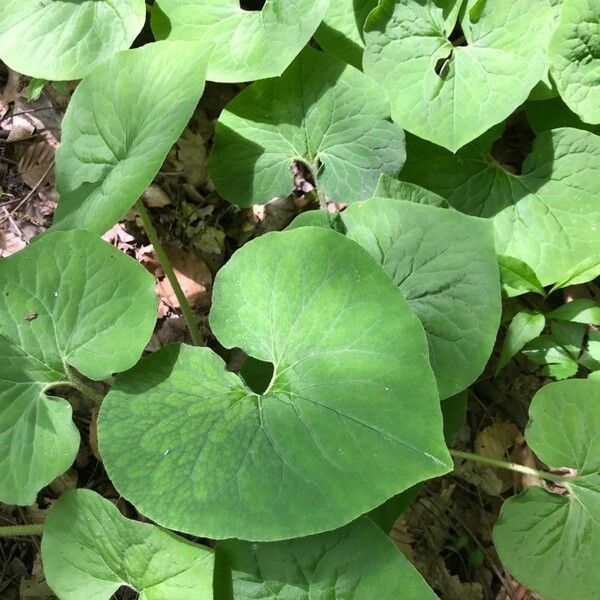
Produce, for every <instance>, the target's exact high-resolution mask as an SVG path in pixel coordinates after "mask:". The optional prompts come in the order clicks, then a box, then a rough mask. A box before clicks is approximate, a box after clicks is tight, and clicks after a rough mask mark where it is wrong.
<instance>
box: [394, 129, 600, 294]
mask: <svg viewBox="0 0 600 600" xmlns="http://www.w3.org/2000/svg"><path fill="white" fill-rule="evenodd" d="M492 141H493V139H491V136H488V138H487V140H486V143H485V144H483V143H480V142H476V143H474V144H473V145H470V146H468V147H467V148H464V149H463V150H461V151H460V152H459V153H458V154H457V155H453V154H451V153H450V152H447V151H445V150H443V149H442V148H439V147H436V146H434V145H432V144H427V143H426V142H421V141H419V140H417V139H416V138H413V137H411V138H410V143H409V156H410V157H411V158H410V160H409V161H408V163H407V164H406V166H405V168H404V169H403V171H402V177H403V178H404V179H406V180H408V181H412V182H414V183H417V184H419V185H423V186H424V187H427V188H429V189H431V190H433V191H434V192H436V193H438V194H440V195H442V196H444V197H445V198H447V199H448V201H449V202H450V204H451V205H452V206H454V207H455V208H457V209H458V210H461V211H463V212H465V213H467V214H471V215H476V216H479V217H487V218H490V219H492V220H493V223H494V229H495V234H496V250H497V252H498V254H501V255H508V256H512V257H514V258H518V259H519V260H520V261H522V262H525V263H527V264H528V265H529V266H530V267H531V268H532V269H533V270H534V272H535V273H536V274H537V276H538V278H539V281H540V283H541V284H542V285H544V286H545V285H549V284H552V283H554V282H556V281H559V280H562V279H563V278H568V281H569V284H571V283H581V282H582V281H589V280H590V279H589V278H593V277H592V276H593V274H594V273H596V274H597V270H594V269H593V268H592V267H594V266H595V267H598V259H597V257H598V255H599V254H600V203H598V195H599V194H600V178H598V177H597V173H598V171H599V170H600V137H598V136H596V135H593V134H591V133H588V132H587V131H579V130H576V129H570V128H564V129H555V130H553V131H547V132H543V133H541V134H540V135H539V136H538V137H537V138H536V140H535V141H534V143H533V149H532V151H531V154H529V156H527V158H526V159H525V161H524V163H523V168H522V174H520V175H515V174H513V173H511V172H509V171H507V170H506V169H504V168H503V167H502V166H501V165H499V164H498V163H497V162H496V161H494V160H493V159H492V158H491V157H490V156H489V154H488V153H489V150H490V147H491V143H492ZM424 161H426V162H424ZM423 165H427V167H426V168H424V166H423ZM578 265H580V266H579V267H578ZM577 268H579V271H578V270H577ZM562 285H566V283H565V282H564V281H563V283H561V286H562Z"/></svg>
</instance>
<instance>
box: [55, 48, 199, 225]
mask: <svg viewBox="0 0 600 600" xmlns="http://www.w3.org/2000/svg"><path fill="white" fill-rule="evenodd" d="M205 69H206V57H205V56H203V55H202V54H201V53H200V48H199V47H198V46H197V45H195V44H191V43H187V42H157V43H155V44H150V45H147V46H144V47H142V48H139V49H136V50H127V51H124V52H119V53H118V54H116V55H115V56H113V57H112V58H111V59H109V60H108V61H106V62H105V63H103V64H102V65H100V66H98V67H97V68H96V69H94V71H93V72H92V73H90V75H89V76H88V77H86V78H85V80H84V81H83V82H82V83H81V84H80V85H79V87H78V88H77V90H76V91H75V93H74V94H73V97H72V99H71V102H70V103H69V108H68V109H67V112H66V114H65V118H64V119H63V123H62V144H61V146H60V148H59V149H58V152H57V154H56V187H57V190H58V192H59V193H60V196H61V197H60V202H59V204H58V208H57V210H56V213H55V217H54V226H53V227H54V229H72V228H75V227H76V228H81V229H89V230H91V231H95V232H97V233H104V232H105V231H107V230H108V229H110V228H111V227H112V226H113V225H114V224H115V223H116V222H117V221H118V220H119V219H120V218H122V217H123V215H124V214H125V213H126V212H127V211H128V210H129V209H130V208H131V206H132V205H133V204H134V202H135V201H136V200H137V199H138V198H139V197H140V196H141V194H142V192H143V191H144V190H145V189H146V188H147V187H148V185H149V184H150V183H151V182H152V179H153V178H154V176H155V175H156V173H157V171H158V170H159V168H160V166H161V164H162V162H163V161H164V159H165V156H166V155H167V153H168V151H169V149H170V148H171V146H172V145H173V144H174V143H175V142H176V141H177V138H178V137H179V135H180V134H181V132H182V130H183V128H184V127H185V125H186V124H187V122H188V120H189V119H190V117H191V116H192V113H193V111H194V108H195V107H196V104H197V103H198V99H199V98H200V95H201V94H202V90H203V89H204V73H205Z"/></svg>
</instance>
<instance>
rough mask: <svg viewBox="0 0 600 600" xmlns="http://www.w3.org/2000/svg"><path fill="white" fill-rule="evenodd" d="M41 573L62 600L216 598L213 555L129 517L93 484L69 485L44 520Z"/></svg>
mask: <svg viewBox="0 0 600 600" xmlns="http://www.w3.org/2000/svg"><path fill="white" fill-rule="evenodd" d="M42 560H43V562H44V575H45V576H46V581H47V582H48V585H49V586H50V588H51V589H52V590H53V591H54V592H55V593H56V595H57V596H58V597H59V598H60V599H61V600H90V599H93V600H109V599H110V598H112V597H113V594H114V593H115V592H116V591H117V590H118V589H119V588H120V587H121V586H127V587H129V588H131V589H133V590H136V591H137V592H139V594H140V596H139V597H140V600H192V598H193V600H212V598H213V565H214V555H213V552H212V551H211V550H209V549H208V548H204V547H202V546H198V545H196V544H192V543H191V542H188V541H187V540H184V539H183V538H180V537H178V536H176V535H173V534H172V533H170V532H168V531H163V530H162V529H160V528H158V527H156V525H150V524H148V523H140V522H138V521H131V520H130V519H126V518H125V517H123V515H122V514H121V513H120V512H119V509H118V508H117V507H116V506H115V505H114V504H113V503H112V502H110V501H109V500H105V499H104V498H102V496H99V495H98V494H96V493H95V492H92V491H91V490H72V491H70V492H66V493H65V494H63V495H62V496H61V497H60V498H59V499H58V500H57V501H56V502H55V503H54V504H53V505H52V508H51V509H50V512H49V513H48V517H47V518H46V522H45V523H44V537H43V539H42Z"/></svg>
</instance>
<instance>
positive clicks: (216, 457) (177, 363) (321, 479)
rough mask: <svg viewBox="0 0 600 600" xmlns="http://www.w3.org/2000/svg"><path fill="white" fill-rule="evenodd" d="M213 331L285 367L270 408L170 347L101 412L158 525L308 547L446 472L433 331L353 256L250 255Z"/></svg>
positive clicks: (365, 258)
mask: <svg viewBox="0 0 600 600" xmlns="http://www.w3.org/2000/svg"><path fill="white" fill-rule="evenodd" d="M307 265H310V267H309V268H307ZM232 306H233V307H235V310H232V309H231V307H232ZM210 323H211V328H212V330H213V332H214V334H215V335H216V336H217V338H218V339H219V341H220V342H221V344H223V346H225V347H227V348H233V347H239V348H242V349H243V350H244V351H245V352H246V353H247V354H249V355H250V356H252V357H254V358H256V359H259V360H262V361H268V362H271V363H272V364H273V365H274V374H273V378H272V380H271V383H270V384H269V387H268V389H267V390H266V391H265V392H264V393H263V394H261V395H258V394H256V393H253V392H252V391H251V390H249V389H248V388H247V387H246V386H245V385H244V383H243V382H242V380H241V379H239V377H237V376H236V375H235V374H233V373H230V372H228V371H226V370H225V365H224V363H223V361H222V360H221V359H220V358H219V357H218V356H217V355H216V354H214V353H213V352H212V351H210V350H208V349H205V348H190V347H187V346H168V347H166V348H163V349H162V350H160V351H159V352H157V353H156V354H154V355H152V356H150V357H148V358H145V359H143V360H142V361H141V362H140V363H139V365H138V366H137V367H135V368H134V369H132V370H131V371H129V372H128V373H125V374H123V375H122V376H119V377H118V379H117V382H116V384H115V386H114V388H113V390H112V391H111V392H110V393H109V395H108V396H107V397H106V399H105V400H104V402H103V405H102V409H101V411H100V418H99V440H100V451H101V453H102V456H103V457H104V460H105V465H106V468H107V471H108V473H109V475H110V478H111V480H112V481H113V483H114V484H115V486H116V487H117V489H118V490H119V491H120V492H121V493H122V494H123V495H124V496H125V497H126V498H128V499H129V500H131V501H132V502H133V503H134V504H135V505H136V506H137V507H138V509H139V510H140V511H141V512H143V513H144V514H146V515H148V516H149V517H150V518H152V519H153V520H154V521H156V522H157V523H159V524H161V525H164V526H168V527H171V528H174V529H178V530H180V531H187V532H189V533H194V534H195V535H201V536H207V537H214V538H217V539H222V538H227V537H240V538H242V539H250V540H264V541H268V540H277V539H284V538H290V537H296V536H301V535H307V534H310V533H316V532H319V531H325V530H328V529H332V528H334V527H336V526H340V525H342V524H344V523H347V522H348V521H350V520H352V519H353V518H356V517H358V516H359V515H360V514H362V513H364V512H366V511H367V510H369V509H371V508H374V507H375V506H377V505H378V504H381V503H382V502H383V501H385V500H386V499H388V498H389V497H391V496H392V495H394V494H397V493H398V492H400V491H402V490H404V489H406V488H408V487H409V486H411V485H413V484H415V483H417V482H419V481H422V480H424V479H426V478H429V477H434V476H436V475H440V474H443V473H445V472H447V471H448V469H449V467H450V461H449V457H448V454H447V450H446V448H445V445H444V442H443V435H442V419H441V413H440V408H439V403H438V396H437V391H436V388H435V380H434V377H433V374H432V372H431V368H430V367H429V364H428V361H427V342H426V338H425V333H424V331H423V328H422V327H421V324H420V323H419V320H418V319H417V317H416V316H415V315H414V314H413V313H412V311H411V309H410V307H409V305H408V304H407V303H406V302H405V301H404V299H403V298H402V296H401V295H400V294H399V293H398V291H397V289H396V286H395V285H394V284H393V283H392V281H391V280H390V279H389V278H388V277H387V275H385V273H383V271H382V270H381V269H380V268H379V267H378V266H377V264H376V263H375V262H374V261H373V260H372V259H371V257H370V256H369V255H368V254H367V253H366V252H365V251H364V250H362V249H361V248H360V247H359V246H358V245H357V244H355V243H354V242H352V241H350V240H348V239H346V238H344V237H343V236H341V235H340V234H338V233H335V232H333V231H326V230H322V229H317V228H301V229H297V230H294V231H288V232H283V233H271V234H268V235H265V236H263V237H261V238H259V239H257V240H254V241H252V242H250V243H248V244H246V245H245V246H244V247H243V248H242V249H241V250H239V251H238V252H237V253H236V254H235V255H234V256H233V257H232V259H231V260H230V261H229V262H228V263H227V264H226V265H225V267H223V268H222V269H221V271H220V272H219V274H218V275H217V278H216V281H215V287H214V292H213V307H212V311H211V315H210ZM400 339H401V340H403V343H402V344H399V343H398V340H400ZM382 364H390V365H395V367H394V368H390V369H381V365H382ZM192 373H193V375H192V376H190V374H192ZM225 448H226V449H227V450H226V451H224V450H225ZM399 461H400V462H402V464H403V467H402V469H401V470H398V468H397V465H398V462H399ZM206 482H211V484H210V486H207V485H206ZM349 486H352V489H353V493H352V494H351V495H348V494H347V489H348V488H349ZM171 489H177V495H176V497H173V496H172V495H171V494H169V493H168V490H171ZM299 490H302V493H301V494H299V493H298V491H299ZM239 506H244V510H243V511H242V512H240V511H239ZM200 515H201V517H200ZM234 515H235V518H232V517H233V516H234Z"/></svg>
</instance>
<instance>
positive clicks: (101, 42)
mask: <svg viewBox="0 0 600 600" xmlns="http://www.w3.org/2000/svg"><path fill="white" fill-rule="evenodd" d="M145 18H146V5H145V2H144V0H119V2H113V1H112V0H78V1H77V2H40V0H3V1H2V3H1V4H0V58H2V60H3V61H4V62H5V63H6V64H7V65H8V66H9V67H10V68H11V69H14V70H15V71H18V72H19V73H24V74H26V75H30V76H31V77H37V78H40V79H49V80H53V81H64V80H69V79H81V78H83V77H84V76H85V75H87V73H88V72H89V71H90V70H91V69H92V68H93V67H94V66H95V65H97V64H99V63H101V62H102V61H104V60H106V59H107V58H108V57H109V56H110V55H111V54H114V53H115V52H117V51H119V50H125V49H126V48H129V46H131V43H132V42H133V40H134V39H135V38H136V36H137V34H138V33H139V32H140V31H141V30H142V27H143V25H144V19H145Z"/></svg>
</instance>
